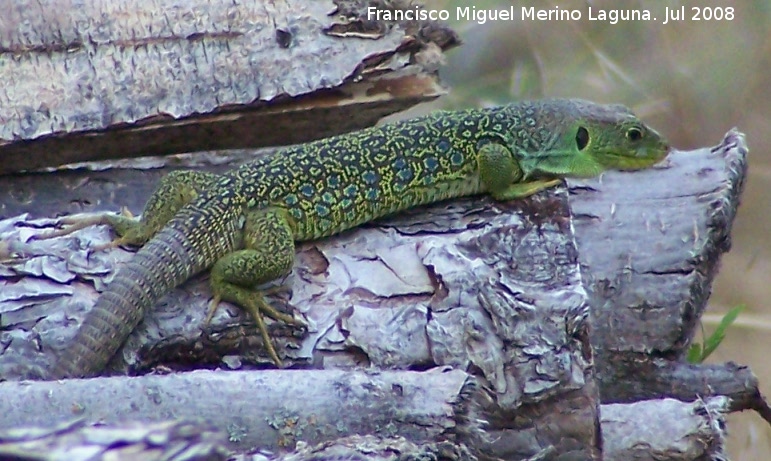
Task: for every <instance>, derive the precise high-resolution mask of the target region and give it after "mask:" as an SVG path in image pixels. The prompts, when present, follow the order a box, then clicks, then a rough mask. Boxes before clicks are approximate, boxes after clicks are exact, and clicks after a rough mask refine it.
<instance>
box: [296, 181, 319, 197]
mask: <svg viewBox="0 0 771 461" xmlns="http://www.w3.org/2000/svg"><path fill="white" fill-rule="evenodd" d="M315 191H316V189H315V188H314V187H313V186H312V185H310V184H303V185H302V186H300V193H301V194H303V195H304V196H306V197H313V194H314V192H315Z"/></svg>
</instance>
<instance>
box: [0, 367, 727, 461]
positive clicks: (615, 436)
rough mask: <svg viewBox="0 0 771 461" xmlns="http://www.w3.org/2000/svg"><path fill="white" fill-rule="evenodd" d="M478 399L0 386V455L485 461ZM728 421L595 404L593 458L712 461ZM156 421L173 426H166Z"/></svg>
mask: <svg viewBox="0 0 771 461" xmlns="http://www.w3.org/2000/svg"><path fill="white" fill-rule="evenodd" d="M255 394H257V395H255ZM484 400H487V396H486V395H485V391H484V389H482V388H480V387H479V386H478V385H477V384H475V379H474V378H473V377H472V376H471V375H468V374H466V373H464V372H462V371H460V370H452V369H449V368H444V369H433V370H430V371H428V372H413V371H390V372H363V371H341V370H328V371H319V370H314V371H286V370H282V371H279V370H272V371H262V372H249V371H247V372H243V371H242V372H229V373H216V372H209V371H196V372H188V373H177V374H172V375H165V376H157V375H148V376H142V377H113V378H95V379H85V380H64V381H59V382H33V383H30V382H27V383H16V382H6V383H0V411H3V414H4V416H5V417H4V419H3V420H2V421H0V456H10V455H16V456H20V455H22V454H23V455H26V456H34V455H38V454H40V453H49V454H51V455H52V456H56V455H59V454H60V453H72V452H73V451H75V450H74V448H78V450H77V451H75V453H84V456H83V457H82V458H77V459H92V458H91V457H93V456H94V455H95V454H100V455H105V454H107V453H109V454H110V455H111V456H116V457H120V456H127V458H126V459H131V456H134V457H136V456H138V453H141V454H143V455H144V456H145V457H147V456H150V455H155V456H157V455H158V454H159V453H164V455H166V456H169V458H168V459H176V458H173V457H171V455H174V454H175V452H177V454H179V453H180V452H182V453H184V454H185V455H186V456H192V455H196V456H198V458H193V459H225V458H224V457H223V456H225V455H227V454H229V453H245V452H252V451H253V450H254V449H255V448H256V447H260V448H261V451H262V452H263V453H265V454H264V455H262V456H261V457H259V458H256V459H263V460H265V461H267V460H286V461H288V460H295V461H297V460H306V459H307V460H310V459H330V458H333V457H334V456H338V457H341V458H342V457H343V455H345V456H350V458H342V459H368V460H380V459H383V460H387V459H393V458H389V457H388V456H389V453H390V456H393V453H400V454H401V455H402V456H408V455H411V456H418V455H422V456H430V455H431V454H433V456H437V455H439V454H441V455H442V456H443V457H442V458H441V459H448V460H462V461H471V460H475V459H478V458H479V459H490V458H489V456H490V454H489V453H486V451H487V450H489V448H490V446H495V445H498V446H499V445H501V444H504V443H506V442H507V440H506V439H505V437H506V435H507V434H501V433H498V432H495V431H492V432H491V431H488V430H487V429H488V424H487V423H486V422H485V421H487V418H490V417H492V416H493V415H490V414H487V413H486V412H485V410H484V405H480V403H482V402H483V401H484ZM236 403H237V404H236ZM73 410H76V414H73ZM728 411H730V409H729V405H728V399H727V398H725V397H714V398H711V399H708V400H706V401H702V400H699V401H695V402H691V403H684V402H681V401H678V400H674V399H662V400H648V401H642V402H636V403H632V404H609V405H603V406H602V436H603V440H604V453H603V455H604V459H606V460H608V461H615V460H618V461H629V460H649V459H658V460H694V459H716V460H717V459H725V458H724V457H725V453H724V448H725V447H724V433H723V427H724V425H725V414H726V413H727V412H728ZM31 415H34V416H31ZM75 416H77V418H78V419H77V420H76V421H75V422H70V421H71V420H72V418H73V417H75ZM170 416H173V417H174V418H176V419H174V420H170V421H169V420H167V418H169V417H170ZM125 421H133V422H130V423H127V422H125ZM136 421H142V423H137V422H136ZM185 421H206V424H204V425H202V424H201V423H191V422H185ZM96 422H99V424H98V425H95V423H96ZM19 425H24V426H22V427H19ZM9 428H13V429H9ZM216 428H219V429H216ZM501 435H503V436H504V439H499V438H498V437H499V436H501ZM508 436H509V437H510V436H511V434H508ZM299 440H302V441H303V443H300V444H298V441H299ZM508 442H509V443H510V441H508ZM266 449H267V450H268V451H267V452H266V451H265V450H266ZM268 453H270V454H268ZM558 453H560V452H559V450H557V448H556V447H554V446H547V447H544V448H542V449H541V450H540V451H539V452H537V453H536V454H534V455H533V456H530V457H522V456H518V457H513V456H507V457H505V459H552V458H553V457H554V456H555V455H556V454H558ZM578 454H580V452H579V453H578ZM70 456H71V455H70ZM354 456H358V457H354ZM563 456H567V455H565V454H564V453H563ZM721 456H722V457H721ZM218 457H219V458H218ZM550 457H552V458H550ZM68 459H72V458H68ZM118 459H120V458H118ZM334 459H340V458H334ZM429 459H434V458H429ZM581 459H585V458H581Z"/></svg>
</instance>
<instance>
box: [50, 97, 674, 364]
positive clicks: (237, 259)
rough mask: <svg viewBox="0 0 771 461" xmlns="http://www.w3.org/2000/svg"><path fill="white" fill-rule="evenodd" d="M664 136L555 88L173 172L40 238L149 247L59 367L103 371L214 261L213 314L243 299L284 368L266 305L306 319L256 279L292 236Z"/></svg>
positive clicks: (531, 180)
mask: <svg viewBox="0 0 771 461" xmlns="http://www.w3.org/2000/svg"><path fill="white" fill-rule="evenodd" d="M668 150H669V146H668V144H667V141H666V140H665V139H664V138H663V137H662V136H661V135H660V134H659V133H657V132H656V131H655V130H653V129H652V128H650V127H649V126H647V125H646V124H645V123H643V122H642V121H640V120H639V119H638V118H637V117H636V116H635V115H634V114H633V112H632V111H631V110H630V109H628V108H626V107H625V106H622V105H617V104H608V105H605V104H596V103H593V102H589V101H584V100H580V99H544V100H534V101H524V102H517V103H511V104H507V105H502V106H498V107H492V108H483V109H466V110H460V111H440V112H436V113H433V114H429V115H426V116H423V117H419V118H415V119H411V120H406V121H401V122H396V123H391V124H385V125H382V126H375V127H370V128H367V129H363V130H360V131H356V132H352V133H347V134H342V135H338V136H334V137H330V138H326V139H321V140H317V141H314V142H310V143H306V144H302V145H297V146H291V147H286V148H282V149H280V150H278V151H276V152H275V153H273V154H269V155H266V156H264V157H261V158H258V159H256V160H253V161H250V162H247V163H245V164H244V165H242V166H240V167H238V168H236V169H234V170H231V171H229V172H227V173H225V174H223V175H214V174H211V173H205V172H197V171H178V172H174V173H170V174H169V175H167V176H165V177H164V178H163V179H162V180H161V182H160V184H159V186H158V188H157V190H156V191H155V192H154V193H153V194H152V195H151V197H150V198H149V200H148V201H147V203H146V205H145V208H144V211H143V212H142V214H141V217H140V218H133V217H131V216H126V215H123V214H112V213H104V214H100V215H97V216H91V217H87V218H83V217H81V218H67V217H65V218H63V219H61V220H60V222H59V225H61V226H64V227H62V228H60V229H57V230H55V231H52V232H49V234H48V235H44V236H41V237H40V238H51V237H59V236H62V235H66V234H69V233H71V232H74V231H75V230H78V229H81V228H84V227H86V226H90V225H96V224H107V225H109V226H110V227H112V228H113V230H114V232H115V233H116V234H117V237H116V238H115V239H114V240H113V241H112V242H111V243H110V244H108V246H118V245H129V246H140V247H141V248H139V250H138V251H137V253H136V254H135V255H134V256H133V257H132V259H131V260H129V261H128V262H127V263H125V264H124V265H122V266H121V267H119V268H118V270H117V272H116V274H115V277H114V278H113V280H112V281H111V282H110V283H109V284H108V285H107V286H106V288H105V289H104V291H103V292H102V293H101V294H100V296H99V297H98V299H97V301H96V303H95V305H94V306H93V307H92V309H91V310H90V311H89V312H88V313H87V315H86V316H85V318H84V320H83V322H82V324H81V325H80V327H79V329H78V330H77V332H76V333H75V336H74V338H73V339H72V341H71V342H70V344H69V345H68V347H65V348H64V349H63V351H62V352H61V353H60V354H59V357H58V360H56V361H55V363H54V365H53V367H52V369H51V370H50V378H64V377H87V376H92V375H94V374H96V373H98V372H99V371H101V370H102V369H103V368H104V367H105V366H106V364H107V362H108V361H109V359H110V358H111V357H112V356H113V355H114V354H115V352H116V351H117V350H118V349H119V347H120V346H121V345H122V344H123V342H124V341H125V340H126V339H127V337H128V335H129V334H130V333H131V331H132V330H133V329H134V328H135V327H136V326H137V324H138V323H139V322H140V321H141V319H142V318H143V316H144V313H145V311H146V310H147V309H149V308H151V307H152V306H153V305H154V304H155V303H156V302H157V301H158V300H159V299H160V298H161V297H162V296H163V295H165V294H166V293H168V292H169V291H171V290H172V289H173V288H174V287H176V286H178V285H180V284H182V283H183V282H185V281H186V280H187V279H188V278H190V277H192V276H193V275H195V274H196V273H199V272H202V271H204V270H207V269H209V270H210V285H211V290H212V294H213V298H212V301H211V303H210V307H209V315H208V317H207V320H206V322H208V321H209V319H210V318H211V315H212V313H213V312H214V310H215V309H216V308H217V305H218V304H219V303H220V302H221V301H229V302H232V303H234V304H236V305H238V306H240V307H242V308H243V309H245V310H246V311H247V312H248V313H249V314H250V316H251V317H252V318H253V319H254V321H255V322H256V325H257V328H258V329H259V331H260V334H261V335H262V338H263V340H264V344H265V348H266V351H267V353H268V354H269V356H270V357H271V359H272V360H273V362H275V364H276V365H277V366H279V367H281V366H282V363H281V360H280V359H279V357H278V355H277V353H276V351H275V348H274V347H273V345H272V342H271V339H270V337H269V335H268V331H267V328H266V325H265V321H264V319H263V315H265V316H268V317H271V318H273V319H274V320H277V321H282V322H287V323H289V324H294V325H299V326H302V325H304V322H302V321H300V320H298V319H296V318H295V317H294V316H293V315H289V314H286V313H284V312H281V311H278V310H276V309H275V308H274V307H272V306H271V305H270V304H269V303H268V302H267V301H266V300H265V297H264V294H265V293H264V292H263V291H260V290H259V289H256V288H255V287H257V286H259V285H261V284H265V283H267V282H270V281H273V280H276V279H279V278H280V277H282V276H284V275H286V274H288V273H289V272H290V271H291V269H292V266H293V262H294V254H295V251H294V250H295V242H301V241H309V240H315V239H321V238H324V237H328V236H331V235H334V234H336V233H339V232H342V231H344V230H347V229H350V228H353V227H356V226H358V225H360V224H363V223H366V222H369V221H371V220H373V219H376V218H379V217H382V216H386V215H389V214H392V213H396V212H398V211H402V210H405V209H408V208H412V207H417V206H420V205H424V204H429V203H433V202H437V201H442V200H447V199H450V198H454V197H460V196H468V195H475V194H488V195H491V196H492V197H493V199H495V200H500V201H506V200H514V199H520V198H523V197H527V196H529V195H532V194H535V193H537V192H539V191H542V190H544V189H547V188H550V187H553V186H555V185H557V184H559V183H560V182H561V181H562V179H563V178H566V177H593V176H597V175H599V174H600V173H602V172H603V171H606V170H608V169H619V170H636V169H642V168H647V167H650V166H652V165H654V164H656V163H658V162H659V161H660V160H662V159H663V158H664V157H665V156H666V155H667V153H668Z"/></svg>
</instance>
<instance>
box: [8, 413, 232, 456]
mask: <svg viewBox="0 0 771 461" xmlns="http://www.w3.org/2000/svg"><path fill="white" fill-rule="evenodd" d="M224 440H225V435H224V432H220V431H217V430H214V429H212V428H211V427H210V426H207V425H206V424H204V423H200V422H187V421H179V420H176V421H163V422H159V423H147V422H145V423H139V422H125V423H118V424H102V423H93V422H92V423H86V421H85V420H84V419H83V418H75V419H72V418H71V417H70V418H69V420H68V421H64V422H61V423H51V422H49V423H47V424H45V425H44V426H24V427H14V428H13V429H7V430H2V431H0V457H2V458H3V459H67V460H69V461H86V460H93V459H111V460H115V461H122V460H126V461H129V460H135V459H164V460H169V461H183V460H186V461H187V460H190V461H192V460H196V461H197V460H200V461H204V460H206V461H208V460H211V461H218V460H221V461H225V460H227V459H230V458H229V455H230V451H229V450H228V449H227V448H225V443H224Z"/></svg>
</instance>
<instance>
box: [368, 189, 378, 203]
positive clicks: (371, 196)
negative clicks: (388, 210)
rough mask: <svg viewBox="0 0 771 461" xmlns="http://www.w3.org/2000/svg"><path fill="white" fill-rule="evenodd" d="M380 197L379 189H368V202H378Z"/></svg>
mask: <svg viewBox="0 0 771 461" xmlns="http://www.w3.org/2000/svg"><path fill="white" fill-rule="evenodd" d="M378 195H379V194H378V191H377V189H367V193H366V195H365V196H366V197H367V200H369V201H370V202H374V201H375V200H377V198H378Z"/></svg>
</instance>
